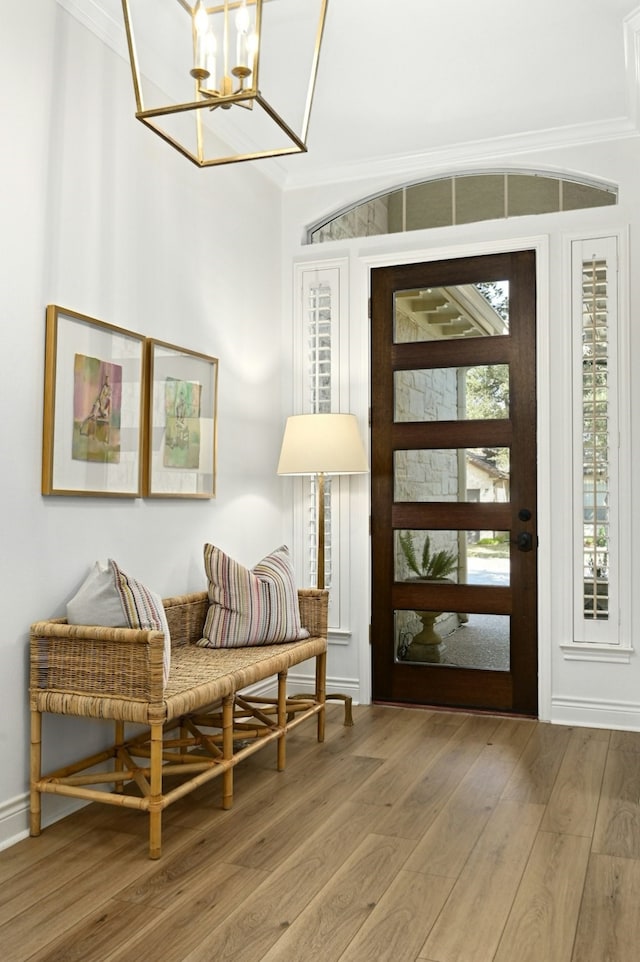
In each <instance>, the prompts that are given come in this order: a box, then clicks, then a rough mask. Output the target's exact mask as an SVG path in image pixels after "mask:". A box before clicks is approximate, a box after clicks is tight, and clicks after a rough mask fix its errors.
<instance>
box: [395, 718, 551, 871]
mask: <svg viewBox="0 0 640 962" xmlns="http://www.w3.org/2000/svg"><path fill="white" fill-rule="evenodd" d="M532 731H533V726H532V725H531V723H529V722H521V721H516V720H511V719H509V720H507V721H505V722H503V723H501V724H500V726H499V727H498V729H497V730H496V731H495V732H494V734H493V735H492V738H491V743H490V744H488V745H486V746H485V748H483V749H482V751H481V752H480V754H479V756H478V758H477V760H476V761H475V762H474V763H473V764H472V766H471V768H470V769H469V771H468V773H467V774H466V775H465V777H464V778H463V779H462V781H461V782H460V784H459V785H458V787H457V788H456V789H455V791H454V792H453V793H452V795H451V797H450V798H449V801H448V802H447V804H446V805H445V806H444V807H443V808H442V809H441V811H440V812H439V813H438V815H436V817H435V818H434V820H433V822H432V823H431V825H430V827H429V828H428V829H427V831H426V833H425V835H424V837H423V838H422V839H421V840H420V841H419V842H418V844H417V845H416V847H415V849H414V851H413V853H412V855H411V857H410V859H409V861H408V862H407V866H406V867H407V868H408V869H410V870H411V871H414V872H426V873H428V874H429V875H445V876H448V877H450V878H457V877H458V875H459V874H460V872H461V871H462V869H463V867H464V865H465V863H466V861H467V859H468V857H469V854H470V853H471V852H472V851H473V848H474V847H475V845H476V843H477V841H478V838H479V837H480V835H481V833H482V831H483V829H484V827H485V825H486V823H487V822H488V820H489V818H490V816H491V813H492V811H493V809H494V808H495V806H496V805H497V803H498V801H499V800H500V796H501V794H502V792H503V791H504V787H505V785H506V783H507V781H508V780H509V777H510V776H511V774H512V772H513V770H514V768H515V766H516V765H517V763H518V759H519V757H520V755H521V754H522V751H523V749H524V747H525V745H526V743H527V741H528V740H529V738H530V737H531V734H532Z"/></svg>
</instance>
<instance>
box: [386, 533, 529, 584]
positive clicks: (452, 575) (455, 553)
mask: <svg viewBox="0 0 640 962" xmlns="http://www.w3.org/2000/svg"><path fill="white" fill-rule="evenodd" d="M394 544H395V548H394V575H393V577H394V580H395V581H420V580H426V581H433V580H438V579H443V578H446V579H448V580H449V581H453V582H456V583H457V584H465V585H498V586H505V587H508V586H509V583H510V561H509V554H510V545H509V532H508V531H396V532H394Z"/></svg>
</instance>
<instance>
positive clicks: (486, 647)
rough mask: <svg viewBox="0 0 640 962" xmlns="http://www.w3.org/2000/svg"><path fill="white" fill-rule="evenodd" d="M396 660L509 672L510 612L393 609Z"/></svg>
mask: <svg viewBox="0 0 640 962" xmlns="http://www.w3.org/2000/svg"><path fill="white" fill-rule="evenodd" d="M394 623H395V649H394V650H395V661H396V662H410V663H411V664H413V665H416V666H419V665H421V664H422V665H428V666H429V667H432V666H433V665H445V666H446V665H449V666H455V667H458V668H477V669H485V670H491V671H509V667H510V653H509V639H510V629H511V626H510V618H509V615H476V614H466V613H464V612H451V611H445V612H440V611H405V610H396V611H394Z"/></svg>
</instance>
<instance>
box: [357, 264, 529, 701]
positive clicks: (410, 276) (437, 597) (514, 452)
mask: <svg viewBox="0 0 640 962" xmlns="http://www.w3.org/2000/svg"><path fill="white" fill-rule="evenodd" d="M371 294H372V411H371V431H372V517H371V537H372V617H371V640H372V655H373V661H372V664H373V698H374V700H377V701H385V702H399V703H408V704H422V705H441V706H449V707H454V706H455V707H463V708H476V709H488V710H494V711H505V712H516V713H523V714H528V715H536V714H537V708H538V702H537V690H538V686H537V617H536V615H537V572H536V557H537V533H536V379H535V372H536V359H535V344H536V338H535V297H536V294H535V253H534V252H533V251H518V252H515V253H506V254H495V255H487V256H478V257H469V258H464V259H456V260H446V261H438V262H432V263H423V264H409V265H402V266H394V267H385V268H379V269H375V270H373V271H372V277H371Z"/></svg>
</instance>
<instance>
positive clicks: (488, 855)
mask: <svg viewBox="0 0 640 962" xmlns="http://www.w3.org/2000/svg"><path fill="white" fill-rule="evenodd" d="M543 814H544V808H543V806H541V805H529V804H521V803H519V802H500V803H499V804H498V805H497V806H496V808H495V809H494V811H493V813H492V815H491V818H490V819H489V821H488V823H487V826H486V828H485V830H484V831H483V833H482V835H481V836H480V839H479V840H478V844H477V846H476V848H475V849H474V851H473V852H472V854H471V856H470V857H469V860H468V861H467V864H466V866H465V868H464V871H463V872H462V874H461V875H460V878H459V879H458V880H457V882H456V883H455V885H454V887H453V891H452V892H451V895H450V896H449V898H448V900H447V902H446V904H445V906H444V908H443V910H442V912H441V913H440V915H439V917H438V920H437V922H436V923H435V925H434V927H433V929H432V931H431V934H430V935H429V937H428V939H427V940H426V942H425V944H424V946H423V948H422V950H421V953H420V958H423V957H424V958H427V959H430V958H434V959H438V962H492V960H493V957H494V953H495V951H496V948H497V946H498V942H499V941H500V937H501V936H502V931H503V927H504V924H505V922H506V919H507V916H508V914H509V910H510V908H511V903H512V900H513V897H514V893H515V891H516V889H517V887H518V885H519V883H520V879H521V878H522V874H523V872H524V868H525V865H526V862H527V859H528V857H529V853H530V852H531V849H532V846H533V843H534V841H535V837H536V833H537V831H538V828H539V825H540V821H541V819H542V816H543Z"/></svg>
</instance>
